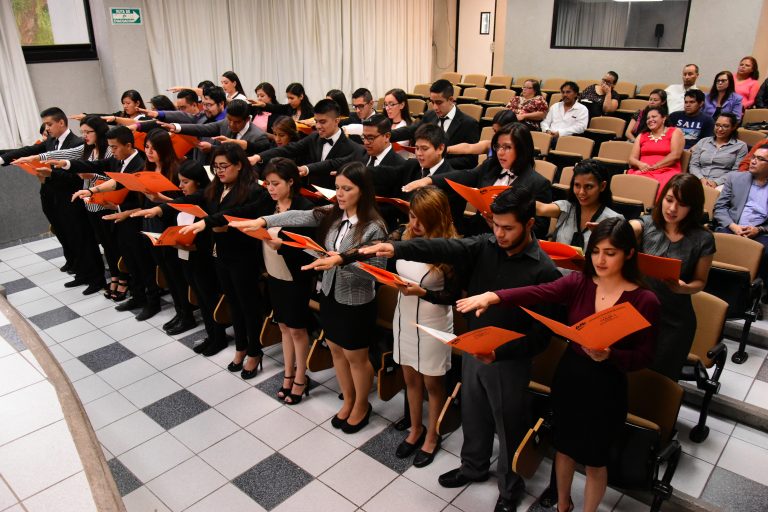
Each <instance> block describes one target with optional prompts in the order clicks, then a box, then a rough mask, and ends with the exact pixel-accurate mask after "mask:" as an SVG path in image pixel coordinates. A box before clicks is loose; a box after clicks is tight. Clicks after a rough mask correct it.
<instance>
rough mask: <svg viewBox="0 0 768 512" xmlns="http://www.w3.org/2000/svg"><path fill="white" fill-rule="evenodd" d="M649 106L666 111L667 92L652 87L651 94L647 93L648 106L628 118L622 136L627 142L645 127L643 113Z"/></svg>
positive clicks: (632, 139)
mask: <svg viewBox="0 0 768 512" xmlns="http://www.w3.org/2000/svg"><path fill="white" fill-rule="evenodd" d="M650 107H659V108H661V109H662V112H664V113H667V112H669V111H668V110H667V93H666V92H664V91H663V90H661V89H654V90H652V91H651V94H650V95H648V106H647V107H645V108H642V109H640V110H638V111H637V112H635V113H634V114H633V115H632V119H630V120H629V124H628V125H627V129H626V131H625V132H624V136H625V137H626V138H627V140H628V141H629V142H635V139H636V138H637V136H638V135H640V133H641V132H642V131H643V130H644V129H645V128H646V126H645V115H646V114H647V112H648V108H650Z"/></svg>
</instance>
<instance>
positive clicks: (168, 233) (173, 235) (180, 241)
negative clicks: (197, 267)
mask: <svg viewBox="0 0 768 512" xmlns="http://www.w3.org/2000/svg"><path fill="white" fill-rule="evenodd" d="M183 227H185V226H171V227H169V228H168V229H166V230H165V231H163V232H162V233H150V232H149V231H142V233H144V234H145V235H147V237H148V238H149V239H150V240H151V241H152V245H156V246H175V245H192V242H194V240H195V234H194V233H187V234H184V235H182V234H179V231H181V228H183Z"/></svg>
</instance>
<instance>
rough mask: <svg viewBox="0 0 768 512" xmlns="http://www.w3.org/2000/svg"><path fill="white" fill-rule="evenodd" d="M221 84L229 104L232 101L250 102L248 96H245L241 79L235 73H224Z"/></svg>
mask: <svg viewBox="0 0 768 512" xmlns="http://www.w3.org/2000/svg"><path fill="white" fill-rule="evenodd" d="M219 83H220V84H221V88H222V89H224V92H225V93H226V94H227V103H229V102H230V101H232V100H243V101H248V96H246V95H245V89H243V84H242V83H241V82H240V77H238V76H237V74H235V72H234V71H225V72H223V73H222V74H221V80H220V81H219Z"/></svg>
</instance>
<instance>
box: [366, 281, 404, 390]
mask: <svg viewBox="0 0 768 512" xmlns="http://www.w3.org/2000/svg"><path fill="white" fill-rule="evenodd" d="M399 293H400V292H399V291H398V290H397V288H394V287H392V286H379V288H378V290H376V326H377V331H379V336H378V341H379V343H378V344H374V347H378V348H379V350H378V351H377V350H375V349H374V350H373V351H372V352H374V353H375V354H373V355H374V357H376V359H377V361H376V363H375V364H374V365H373V367H374V369H377V375H378V378H377V383H376V389H377V392H378V395H379V398H380V399H381V400H382V401H385V402H387V401H389V400H391V399H392V398H393V397H394V396H396V395H397V393H398V392H400V391H401V390H403V389H405V381H404V380H403V370H402V368H401V367H400V365H399V364H397V363H395V361H394V359H393V358H392V343H393V341H392V319H393V318H394V315H395V307H396V306H397V300H398V295H399ZM379 354H380V355H379Z"/></svg>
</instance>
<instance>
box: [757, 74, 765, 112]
mask: <svg viewBox="0 0 768 512" xmlns="http://www.w3.org/2000/svg"><path fill="white" fill-rule="evenodd" d="M755 107H757V108H768V79H765V80H764V81H763V85H761V86H760V90H759V91H757V98H755Z"/></svg>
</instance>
